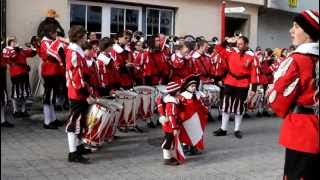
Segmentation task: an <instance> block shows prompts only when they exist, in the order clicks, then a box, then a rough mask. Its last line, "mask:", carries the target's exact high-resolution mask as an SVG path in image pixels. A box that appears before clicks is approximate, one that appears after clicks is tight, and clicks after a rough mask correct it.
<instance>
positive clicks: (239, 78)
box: [228, 71, 250, 80]
mask: <svg viewBox="0 0 320 180" xmlns="http://www.w3.org/2000/svg"><path fill="white" fill-rule="evenodd" d="M228 73H229V74H230V75H231V76H232V77H234V78H235V79H237V80H242V79H248V78H250V75H243V76H238V75H235V74H233V73H232V72H230V71H229V72H228Z"/></svg>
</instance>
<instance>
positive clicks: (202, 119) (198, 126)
mask: <svg viewBox="0 0 320 180" xmlns="http://www.w3.org/2000/svg"><path fill="white" fill-rule="evenodd" d="M200 98H201V96H200V94H198V93H197V94H196V95H195V97H194V95H193V94H192V93H190V92H188V91H184V92H182V93H181V94H180V95H179V97H178V99H179V102H180V108H179V119H180V120H181V130H180V134H179V135H180V140H181V141H182V142H183V143H185V144H187V145H192V146H195V147H197V149H200V150H202V149H204V139H203V136H204V130H205V127H206V124H207V120H208V108H207V107H206V106H204V104H203V103H202V102H201V100H200Z"/></svg>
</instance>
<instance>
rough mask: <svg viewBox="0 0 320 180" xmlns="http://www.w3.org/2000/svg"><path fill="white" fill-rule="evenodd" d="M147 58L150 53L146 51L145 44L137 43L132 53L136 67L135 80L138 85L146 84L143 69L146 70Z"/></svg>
mask: <svg viewBox="0 0 320 180" xmlns="http://www.w3.org/2000/svg"><path fill="white" fill-rule="evenodd" d="M142 40H143V39H142ZM147 56H148V53H147V52H146V51H145V50H144V42H143V41H137V42H136V43H135V50H134V51H133V53H132V57H133V59H132V63H133V64H134V67H135V71H134V80H135V84H136V85H142V84H144V82H143V81H144V77H143V68H144V62H145V61H146V59H147Z"/></svg>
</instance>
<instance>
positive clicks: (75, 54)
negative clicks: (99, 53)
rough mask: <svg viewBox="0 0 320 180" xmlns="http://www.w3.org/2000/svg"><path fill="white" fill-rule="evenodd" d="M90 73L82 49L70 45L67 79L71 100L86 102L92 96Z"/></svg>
mask: <svg viewBox="0 0 320 180" xmlns="http://www.w3.org/2000/svg"><path fill="white" fill-rule="evenodd" d="M89 77H90V71H89V68H88V67H87V63H86V60H85V56H84V53H83V50H82V49H81V47H80V46H79V45H77V44H75V43H70V45H69V46H68V48H67V52H66V78H67V87H68V97H69V99H70V100H76V101H86V99H87V97H89V95H90V86H89V84H88V79H89Z"/></svg>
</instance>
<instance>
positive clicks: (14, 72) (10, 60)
mask: <svg viewBox="0 0 320 180" xmlns="http://www.w3.org/2000/svg"><path fill="white" fill-rule="evenodd" d="M35 55H36V50H33V49H31V48H23V49H22V48H21V50H20V51H19V52H16V51H15V50H14V48H13V47H10V46H8V47H5V48H4V49H3V50H2V58H3V61H4V63H3V65H4V64H5V63H7V64H9V69H10V75H11V77H16V76H19V75H23V74H28V72H29V70H30V69H29V67H28V64H27V58H28V57H33V56H35Z"/></svg>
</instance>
